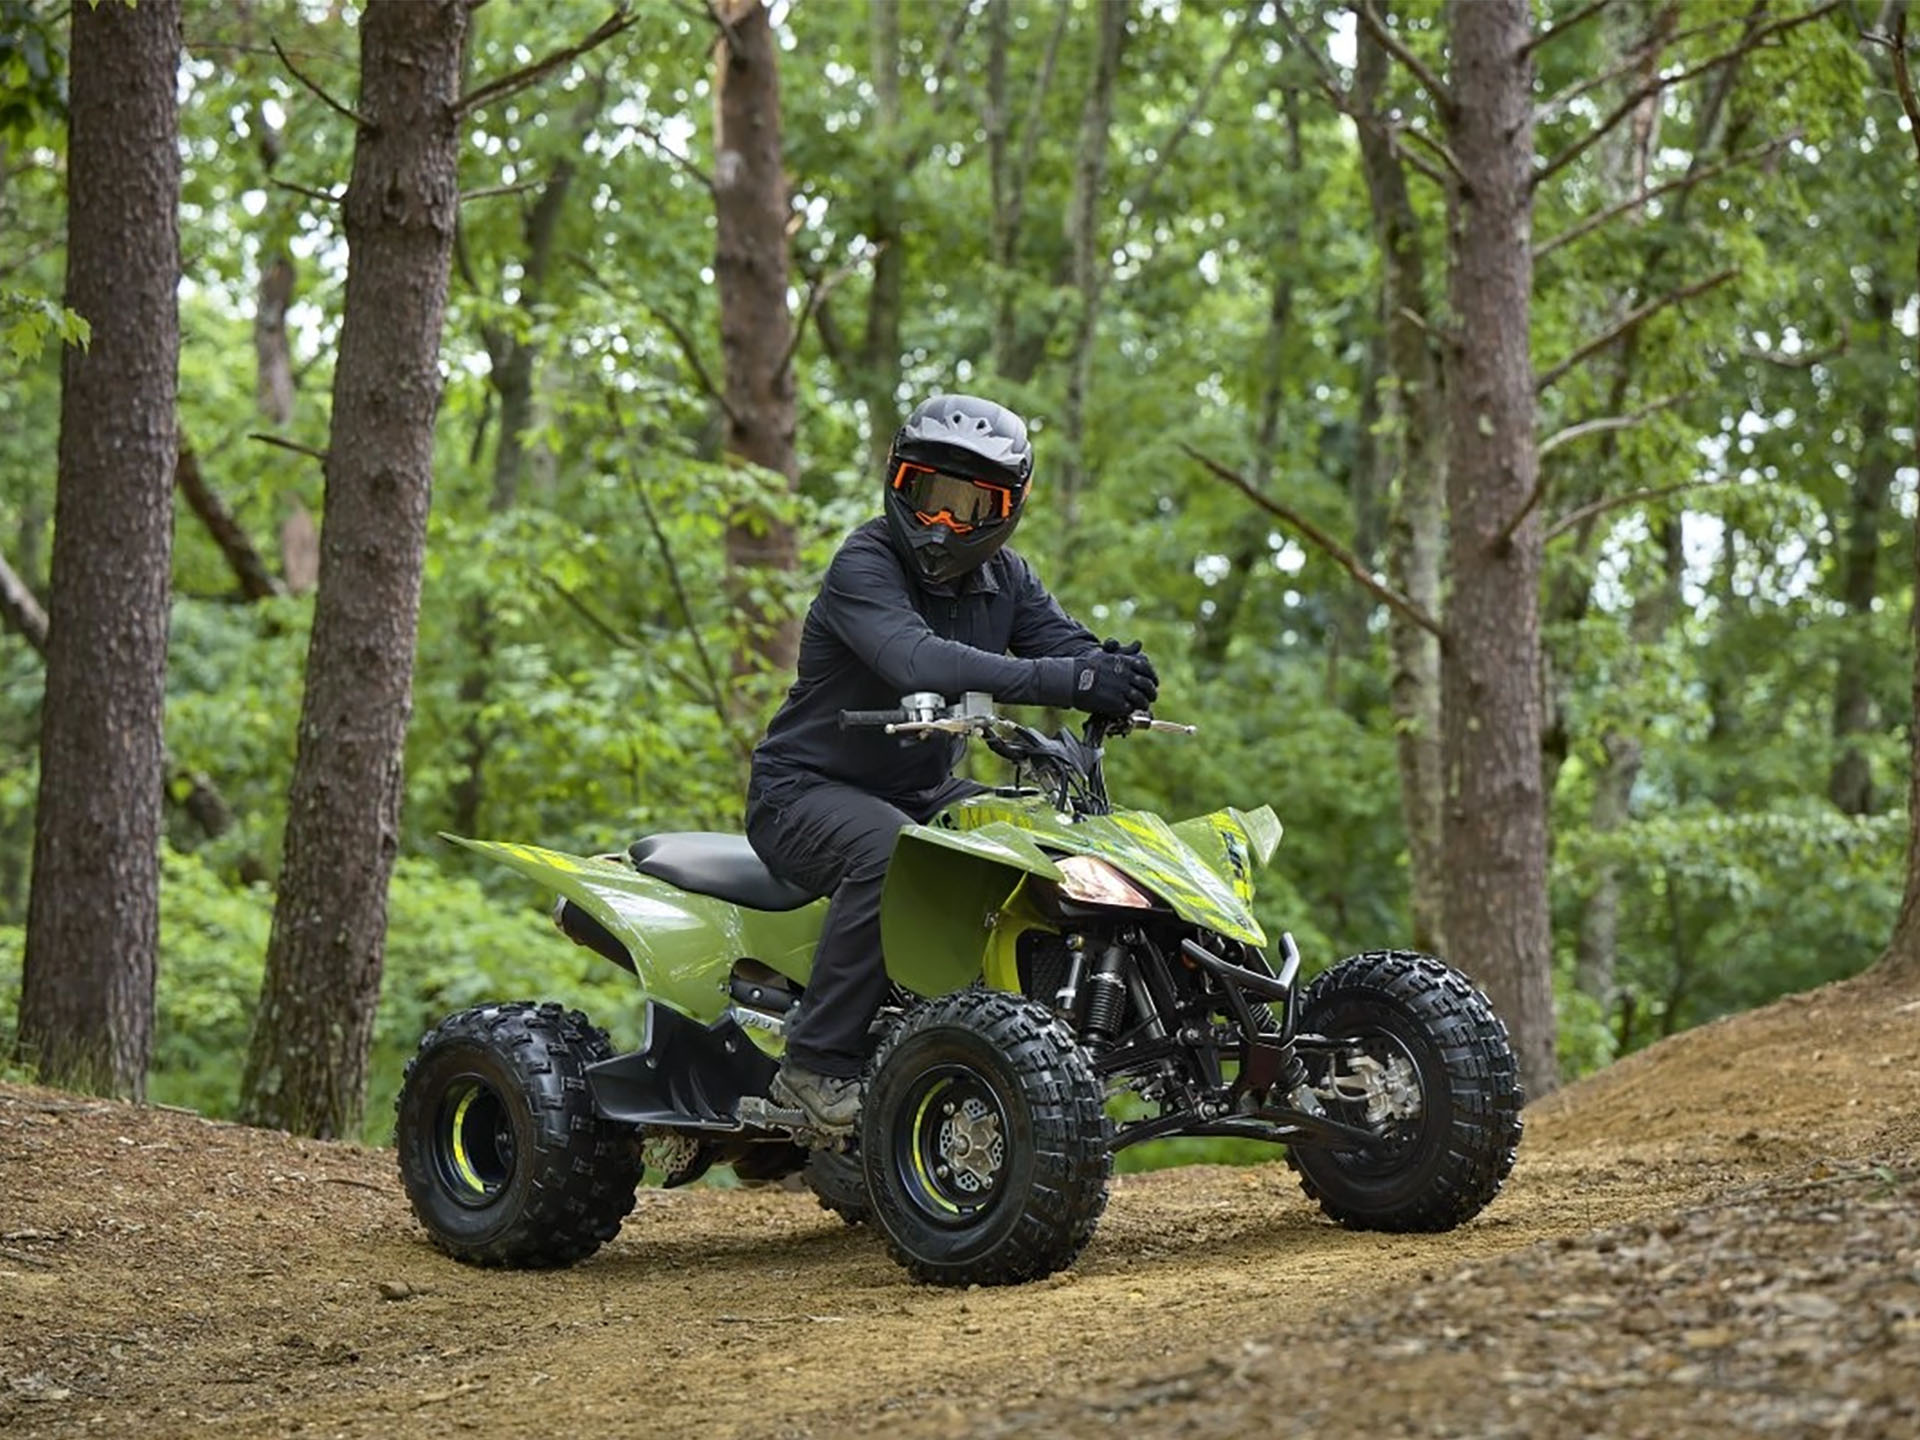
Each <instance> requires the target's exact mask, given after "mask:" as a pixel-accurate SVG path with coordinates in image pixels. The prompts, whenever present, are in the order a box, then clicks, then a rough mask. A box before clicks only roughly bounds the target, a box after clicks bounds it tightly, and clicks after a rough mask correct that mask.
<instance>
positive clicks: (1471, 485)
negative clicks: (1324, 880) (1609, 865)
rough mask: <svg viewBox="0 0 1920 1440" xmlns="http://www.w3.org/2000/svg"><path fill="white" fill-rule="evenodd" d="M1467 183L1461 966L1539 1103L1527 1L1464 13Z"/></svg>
mask: <svg viewBox="0 0 1920 1440" xmlns="http://www.w3.org/2000/svg"><path fill="white" fill-rule="evenodd" d="M1449 17H1450V22H1451V32H1452V48H1453V67H1452V69H1453V74H1452V77H1451V81H1450V90H1451V93H1452V110H1453V119H1452V123H1451V125H1450V126H1449V133H1450V139H1451V142H1452V150H1453V153H1454V155H1455V156H1456V157H1457V159H1458V161H1459V166H1460V176H1459V177H1458V178H1457V179H1456V180H1455V182H1454V183H1453V184H1452V185H1451V186H1450V187H1449V194H1448V201H1447V213H1448V229H1449V266H1448V270H1449V275H1448V291H1449V295H1450V298H1451V308H1452V315H1453V323H1454V326H1455V327H1456V328H1455V329H1454V330H1453V331H1452V333H1451V334H1450V335H1449V338H1448V350H1447V359H1448V373H1447V404H1448V419H1449V424H1448V428H1447V499H1448V509H1449V519H1450V529H1449V535H1448V546H1447V554H1448V564H1447V573H1448V577H1449V579H1450V580H1451V594H1450V597H1449V601H1448V607H1447V609H1448V623H1447V633H1448V644H1447V645H1446V647H1445V650H1444V654H1443V657H1442V661H1441V689H1442V704H1443V709H1444V717H1443V723H1442V731H1443V742H1442V743H1443V758H1444V764H1445V774H1446V796H1445V804H1446V813H1445V817H1444V828H1443V834H1444V837H1445V841H1446V852H1447V862H1448V863H1447V872H1446V878H1447V884H1446V916H1445V918H1446V928H1447V938H1448V941H1449V943H1450V944H1451V946H1452V957H1453V959H1454V960H1455V961H1456V962H1457V963H1459V964H1460V965H1462V966H1463V967H1464V968H1465V969H1466V970H1468V971H1469V972H1470V973H1471V974H1473V975H1474V976H1475V977H1476V978H1477V979H1478V980H1480V982H1481V983H1482V984H1483V985H1484V986H1485V987H1486V990H1487V993H1488V996H1489V998H1490V999H1491V1000H1492V1001H1493V1004H1494V1007H1495V1009H1496V1010H1498V1011H1499V1013H1500V1015H1501V1017H1502V1018H1503V1019H1504V1020H1505V1021H1506V1022H1507V1026H1508V1028H1509V1030H1510V1031H1511V1032H1512V1035H1513V1039H1514V1046H1515V1049H1516V1051H1517V1053H1518V1055H1519V1059H1520V1071H1521V1075H1522V1078H1523V1080H1524V1082H1525V1084H1526V1086H1527V1089H1528V1092H1529V1093H1530V1094H1533V1095H1541V1094H1544V1093H1546V1092H1548V1091H1550V1090H1552V1089H1554V1088H1555V1086H1556V1085H1557V1084H1558V1081H1559V1077H1558V1073H1557V1070H1556V1067H1555V1063H1554V1013H1553V988H1552V960H1553V951H1552V940H1551V935H1550V931H1549V925H1548V913H1547V832H1546V807H1545V803H1544V799H1543V795H1542V792H1541V772H1540V719H1541V700H1540V689H1539V685H1540V595H1539V587H1540V561H1541V519H1540V515H1539V512H1538V511H1537V510H1536V511H1535V512H1534V513H1533V514H1531V515H1529V516H1528V517H1527V519H1526V520H1525V521H1524V522H1523V523H1522V524H1521V525H1520V526H1519V528H1518V529H1517V530H1515V531H1514V533H1513V535H1512V537H1511V540H1510V542H1509V543H1507V544H1505V545H1502V544H1501V543H1500V536H1501V534H1502V533H1503V531H1504V530H1505V528H1506V526H1507V524H1508V522H1509V521H1510V520H1511V518H1512V517H1513V516H1514V515H1515V514H1517V513H1518V512H1519V510H1520V508H1521V506H1522V505H1523V504H1524V503H1525V502H1526V499H1527V497H1528V496H1529V495H1530V494H1531V493H1532V491H1533V485H1534V479H1535V476H1536V473H1537V470H1538V465H1539V457H1538V455H1537V453H1536V449H1535V442H1534V431H1533V425H1534V415H1533V362H1532V355H1531V346H1530V342H1529V335H1528V319H1529V302H1530V298H1531V292H1532V285H1533V261H1532V249H1531V244H1532V237H1531V230H1532V173H1531V172H1532V158H1533V117H1532V101H1531V94H1530V92H1531V88H1532V80H1533V62H1532V58H1531V55H1530V54H1529V53H1528V51H1527V50H1526V44H1527V41H1528V39H1529V34H1530V29H1531V26H1530V21H1529V12H1528V6H1527V4H1526V0H1477V3H1474V0H1454V3H1453V4H1452V5H1451V6H1450V7H1449Z"/></svg>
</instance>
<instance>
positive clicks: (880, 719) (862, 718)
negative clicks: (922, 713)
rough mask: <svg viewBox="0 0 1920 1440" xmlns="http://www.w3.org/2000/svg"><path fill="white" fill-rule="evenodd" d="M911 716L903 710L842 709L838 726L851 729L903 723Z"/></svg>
mask: <svg viewBox="0 0 1920 1440" xmlns="http://www.w3.org/2000/svg"><path fill="white" fill-rule="evenodd" d="M912 718H913V717H912V716H911V715H909V714H908V713H907V712H906V711H904V710H842V711H841V712H840V728H841V729H842V730H851V729H853V728H855V727H856V726H868V725H874V726H878V725H904V724H905V723H906V722H907V721H909V720H911V719H912Z"/></svg>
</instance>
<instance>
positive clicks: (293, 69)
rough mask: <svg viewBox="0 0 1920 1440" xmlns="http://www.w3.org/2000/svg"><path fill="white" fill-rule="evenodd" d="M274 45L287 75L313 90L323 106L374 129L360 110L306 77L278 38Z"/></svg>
mask: <svg viewBox="0 0 1920 1440" xmlns="http://www.w3.org/2000/svg"><path fill="white" fill-rule="evenodd" d="M272 45H273V53H274V54H276V55H278V56H279V57H280V63H281V64H282V65H284V66H286V67H287V73H288V74H289V75H291V76H293V78H294V79H296V80H298V81H299V82H300V83H301V84H302V85H304V86H306V87H307V89H309V90H311V91H312V92H313V93H314V94H315V95H317V96H319V97H320V102H321V103H322V104H323V105H325V106H326V107H327V108H328V109H329V110H332V111H333V112H334V113H335V114H339V115H344V116H346V117H347V119H349V120H351V121H352V122H353V123H354V124H355V125H356V126H362V125H364V126H365V127H366V128H367V129H369V130H371V129H373V122H372V121H371V120H369V119H367V117H366V116H364V115H362V114H361V113H360V112H359V111H358V110H356V109H354V108H353V107H352V106H351V105H343V104H341V103H340V102H339V101H338V100H336V99H334V98H333V96H331V95H329V94H328V93H327V92H326V91H325V90H322V89H321V88H320V86H319V85H317V84H316V83H314V82H313V81H312V80H309V79H308V78H307V77H306V75H305V74H304V73H302V71H301V69H300V67H299V66H298V65H296V64H294V63H293V59H292V57H291V56H289V55H288V54H287V52H286V51H285V50H283V49H281V48H280V40H279V38H278V37H277V36H275V37H273V38H272Z"/></svg>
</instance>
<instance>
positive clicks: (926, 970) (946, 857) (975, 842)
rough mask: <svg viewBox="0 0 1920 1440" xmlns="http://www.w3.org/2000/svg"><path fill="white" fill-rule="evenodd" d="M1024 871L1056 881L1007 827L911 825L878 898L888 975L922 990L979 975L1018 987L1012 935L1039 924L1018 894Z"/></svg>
mask: <svg viewBox="0 0 1920 1440" xmlns="http://www.w3.org/2000/svg"><path fill="white" fill-rule="evenodd" d="M1029 876H1038V877H1039V878H1041V879H1043V880H1052V881H1056V882H1057V881H1058V880H1060V879H1061V874H1060V867H1059V866H1058V865H1056V864H1054V863H1053V861H1052V860H1050V859H1048V858H1047V856H1046V855H1045V854H1044V853H1043V852H1042V851H1041V850H1040V848H1039V847H1038V846H1036V845H1035V844H1034V843H1033V842H1032V841H1031V840H1029V839H1028V838H1027V837H1026V836H1025V835H1024V834H1022V833H1021V832H1020V831H1019V830H1018V829H1016V828H1015V827H1013V826H1011V825H1008V824H1005V823H1001V822H996V823H994V824H991V825H983V826H981V827H979V828H978V829H975V830H966V831H959V830H943V829H939V828H936V827H934V826H931V825H909V826H908V827H907V828H906V829H905V830H902V831H901V832H900V838H899V840H898V841H897V842H896V843H895V845H894V850H893V861H892V863H891V864H889V865H888V867H887V880H886V889H885V890H884V891H883V892H882V894H881V899H880V944H881V949H882V950H883V952H884V953H885V955H886V959H887V974H888V975H890V976H892V977H893V979H895V980H897V981H899V983H900V984H902V985H904V986H906V987H907V989H909V990H912V991H914V992H915V993H916V994H920V995H929V996H931V995H945V994H947V993H948V992H950V991H954V990H962V989H965V988H966V987H967V986H968V985H971V984H972V983H973V982H974V981H976V980H978V979H980V978H981V977H982V974H983V973H984V974H985V976H986V979H987V982H988V983H989V984H991V985H993V986H995V987H997V988H1000V989H1007V990H1013V989H1017V988H1018V986H1019V980H1018V974H1017V972H1016V971H1015V969H1014V964H1013V949H1014V942H1015V941H1016V940H1017V939H1018V937H1019V932H1021V931H1024V930H1028V929H1033V928H1036V926H1037V924H1038V921H1037V917H1035V916H1034V915H1032V914H1031V912H1030V907H1028V906H1025V905H1023V904H1018V903H1016V899H1015V897H1016V893H1017V892H1018V891H1019V890H1020V888H1021V886H1022V885H1023V884H1024V883H1025V882H1026V881H1027V879H1028V877H1029Z"/></svg>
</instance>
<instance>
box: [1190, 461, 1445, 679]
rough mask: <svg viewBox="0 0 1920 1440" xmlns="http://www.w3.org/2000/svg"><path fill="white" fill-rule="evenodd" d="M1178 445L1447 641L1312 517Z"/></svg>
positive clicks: (1367, 587) (1372, 590) (1428, 619)
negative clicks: (1311, 518) (1308, 517)
mask: <svg viewBox="0 0 1920 1440" xmlns="http://www.w3.org/2000/svg"><path fill="white" fill-rule="evenodd" d="M1180 448H1181V449H1182V450H1184V451H1186V452H1187V454H1188V455H1189V456H1190V457H1191V458H1192V459H1194V460H1196V461H1198V462H1199V463H1200V464H1201V465H1203V466H1205V467H1206V468H1207V469H1208V470H1209V471H1210V472H1212V474H1214V475H1215V476H1216V477H1218V478H1219V479H1221V480H1224V481H1226V482H1227V484H1229V485H1231V486H1233V488H1234V489H1236V490H1238V491H1239V492H1240V493H1241V494H1242V495H1244V496H1246V497H1247V498H1248V499H1249V500H1251V501H1253V503H1254V504H1256V505H1258V506H1259V507H1260V508H1261V509H1262V510H1264V511H1266V512H1267V513H1268V514H1269V515H1271V516H1273V517H1274V518H1275V519H1276V520H1279V521H1281V522H1282V523H1283V524H1285V525H1286V526H1288V527H1289V528H1290V529H1292V530H1295V531H1297V532H1298V533H1299V534H1300V535H1301V536H1303V537H1304V538H1305V539H1306V540H1308V541H1310V542H1311V543H1312V544H1313V545H1314V546H1316V547H1317V548H1318V549H1319V550H1321V551H1322V552H1323V553H1324V554H1326V555H1328V556H1330V557H1331V558H1332V559H1333V560H1334V561H1335V562H1337V563H1338V564H1339V566H1340V567H1341V568H1342V569H1343V570H1345V571H1346V572H1347V573H1348V574H1349V575H1351V576H1352V577H1353V578H1354V579H1355V580H1356V581H1357V582H1358V583H1359V585H1360V588H1361V589H1363V590H1365V591H1366V592H1367V593H1368V594H1369V595H1371V596H1373V597H1374V599H1376V600H1378V601H1379V602H1380V603H1381V604H1383V605H1385V606H1387V607H1388V608H1389V609H1391V610H1394V611H1396V612H1398V613H1399V614H1401V615H1403V616H1405V617H1406V618H1407V619H1408V620H1411V621H1412V622H1413V623H1414V624H1416V625H1418V626H1419V627H1420V628H1421V629H1422V630H1425V631H1427V632H1428V633H1429V634H1431V635H1434V636H1436V637H1438V639H1439V641H1440V643H1441V644H1442V645H1445V644H1446V643H1447V632H1446V631H1445V629H1443V628H1442V627H1441V625H1440V622H1439V621H1438V620H1435V619H1434V618H1433V616H1431V615H1429V614H1427V612H1426V611H1424V610H1422V609H1421V608H1420V607H1419V606H1418V605H1416V604H1414V603H1413V601H1411V600H1409V599H1408V598H1407V597H1406V596H1404V595H1402V594H1401V593H1400V592H1399V591H1398V590H1395V589H1393V588H1392V587H1391V586H1389V585H1384V584H1382V583H1381V582H1380V581H1378V580H1376V579H1375V578H1374V577H1373V576H1372V575H1371V574H1369V573H1368V571H1367V567H1366V566H1364V565H1362V564H1361V563H1360V560H1359V557H1357V556H1356V555H1355V554H1354V553H1353V552H1352V551H1351V550H1349V549H1347V547H1346V546H1344V545H1342V544H1341V543H1340V542H1339V541H1338V540H1335V539H1334V538H1333V537H1332V536H1331V535H1329V534H1327V532H1326V531H1324V530H1322V529H1321V528H1320V527H1319V526H1318V525H1315V524H1314V523H1313V522H1312V521H1311V520H1309V519H1307V518H1306V517H1305V516H1304V515H1302V514H1301V513H1300V512H1299V511H1297V510H1294V509H1292V508H1291V507H1289V506H1286V505H1283V504H1281V503H1280V502H1279V501H1278V500H1275V499H1273V498H1272V497H1271V496H1269V495H1267V494H1265V493H1264V492H1263V491H1261V490H1260V489H1259V488H1258V487H1257V486H1255V485H1254V484H1253V482H1252V481H1250V480H1248V479H1247V478H1246V477H1245V476H1244V475H1241V474H1240V473H1239V472H1238V471H1235V470H1230V469H1228V468H1227V467H1226V466H1225V465H1222V464H1221V463H1220V462H1219V461H1217V460H1215V459H1213V458H1212V457H1211V456H1208V455H1203V454H1202V453H1201V452H1200V451H1198V450H1196V449H1194V448H1193V447H1192V446H1191V445H1186V444H1182V445H1181V447H1180Z"/></svg>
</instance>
